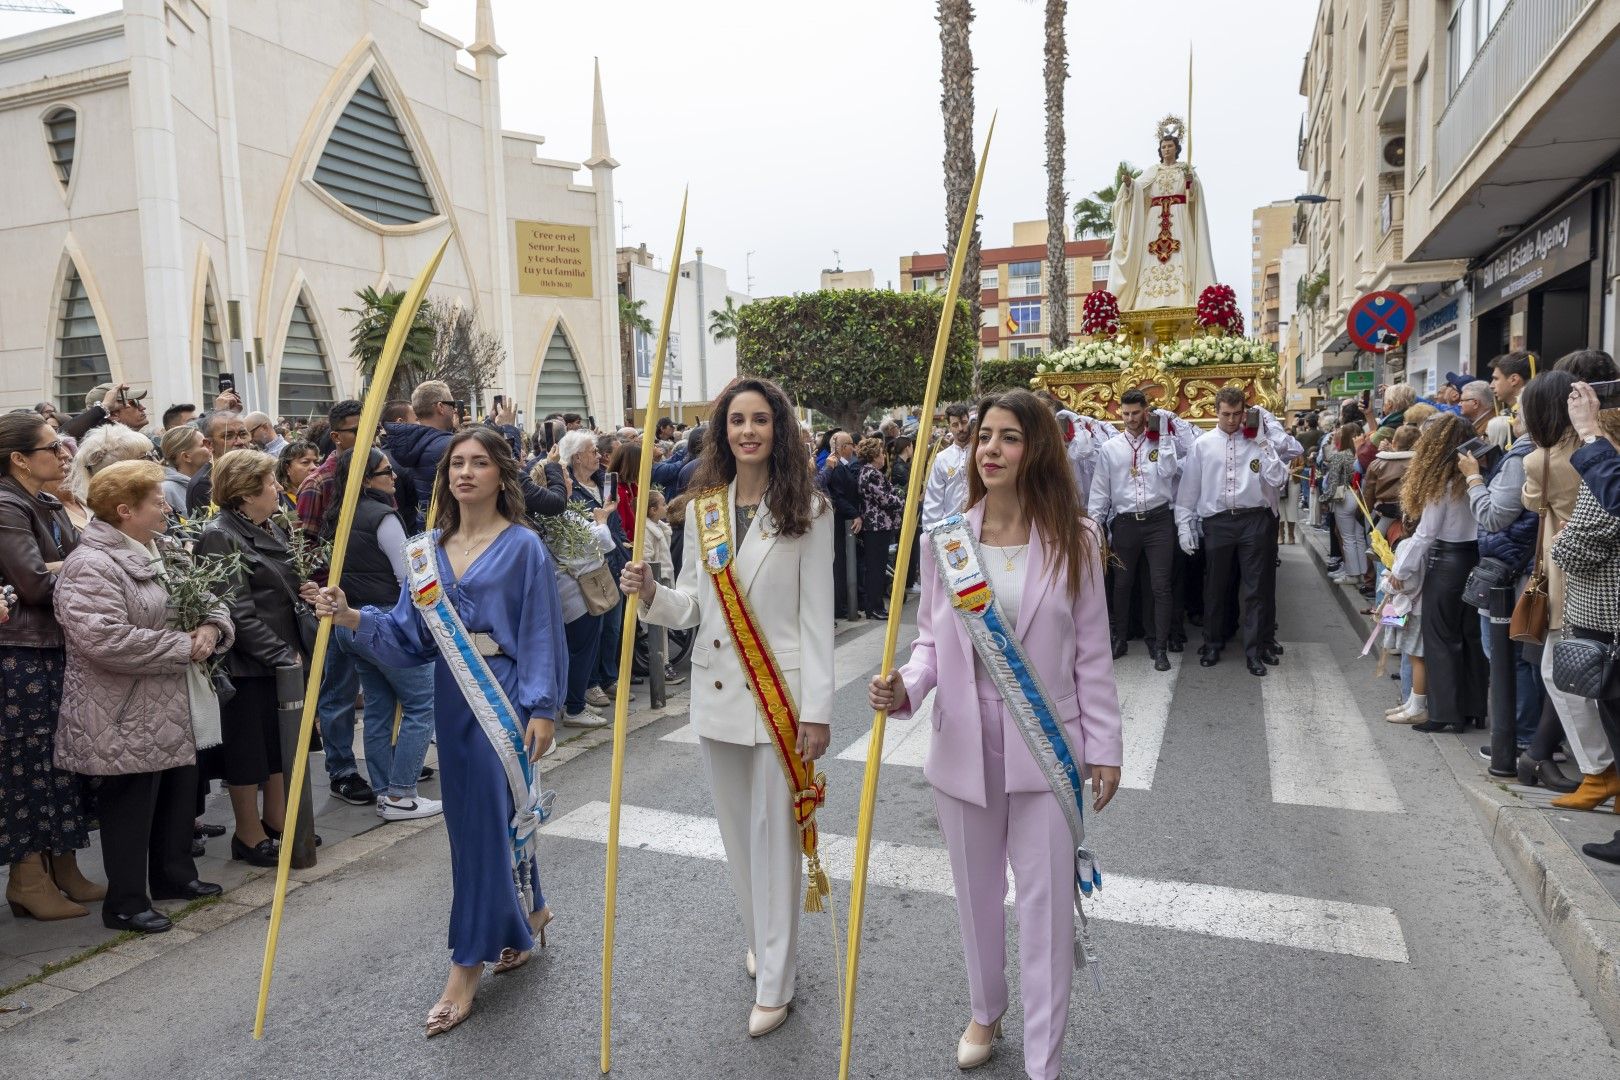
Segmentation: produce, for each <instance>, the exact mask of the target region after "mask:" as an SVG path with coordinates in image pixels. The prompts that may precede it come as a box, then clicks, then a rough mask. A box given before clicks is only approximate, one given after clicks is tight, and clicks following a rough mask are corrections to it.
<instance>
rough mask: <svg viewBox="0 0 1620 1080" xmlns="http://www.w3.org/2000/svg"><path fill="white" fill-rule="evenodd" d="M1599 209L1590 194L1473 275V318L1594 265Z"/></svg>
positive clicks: (1520, 237)
mask: <svg viewBox="0 0 1620 1080" xmlns="http://www.w3.org/2000/svg"><path fill="white" fill-rule="evenodd" d="M1596 208H1597V193H1596V192H1594V191H1588V192H1587V193H1586V194H1584V195H1582V196H1580V197H1579V198H1577V199H1575V200H1574V201H1573V202H1569V203H1566V204H1565V205H1564V206H1562V207H1560V208H1559V209H1557V210H1555V211H1553V212H1552V213H1551V214H1548V215H1547V216H1546V217H1544V218H1542V219H1541V220H1540V221H1538V222H1536V223H1535V224H1534V225H1532V226H1530V228H1528V229H1526V230H1525V231H1524V232H1522V233H1520V234H1519V235H1518V237H1516V238H1515V239H1514V240H1513V242H1512V243H1510V244H1508V245H1507V246H1506V247H1504V248H1502V249H1501V250H1499V251H1497V252H1496V254H1494V255H1492V256H1491V257H1490V259H1489V260H1488V261H1486V262H1485V264H1484V265H1483V266H1481V267H1480V268H1479V269H1478V270H1475V271H1474V276H1473V283H1472V284H1473V288H1472V293H1473V300H1474V315H1475V317H1476V318H1477V317H1478V316H1479V315H1480V314H1482V313H1484V312H1486V311H1489V310H1490V309H1491V308H1494V307H1500V306H1501V305H1503V304H1505V303H1507V302H1508V301H1509V300H1512V299H1513V298H1514V297H1516V296H1522V295H1523V294H1525V293H1527V292H1529V291H1530V290H1531V289H1534V288H1535V287H1536V286H1538V285H1545V284H1546V283H1547V282H1549V281H1551V280H1552V279H1553V278H1555V277H1557V276H1558V275H1559V274H1562V273H1565V272H1566V271H1569V270H1573V269H1575V268H1576V267H1577V266H1581V265H1583V264H1585V263H1588V262H1590V261H1591V260H1592V239H1593V236H1594V232H1593V229H1592V218H1593V214H1594V213H1595V211H1596Z"/></svg>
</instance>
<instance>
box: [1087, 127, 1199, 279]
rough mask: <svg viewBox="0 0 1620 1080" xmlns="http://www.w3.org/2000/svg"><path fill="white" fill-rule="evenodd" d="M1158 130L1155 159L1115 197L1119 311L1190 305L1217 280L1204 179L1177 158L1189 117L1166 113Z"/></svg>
mask: <svg viewBox="0 0 1620 1080" xmlns="http://www.w3.org/2000/svg"><path fill="white" fill-rule="evenodd" d="M1158 135H1159V161H1158V163H1157V164H1156V165H1152V166H1149V167H1148V168H1146V169H1144V170H1143V171H1142V175H1141V176H1140V177H1138V178H1137V179H1136V180H1135V181H1134V182H1133V181H1132V179H1131V178H1130V176H1128V175H1127V176H1126V177H1125V179H1124V180H1123V181H1122V182H1121V184H1120V186H1119V197H1118V198H1117V199H1115V200H1114V214H1113V218H1114V249H1113V253H1112V254H1111V255H1110V256H1109V262H1108V291H1109V292H1111V293H1113V294H1114V296H1115V297H1116V298H1117V299H1118V301H1119V306H1120V309H1121V310H1122V311H1139V310H1143V309H1147V308H1190V307H1193V306H1194V305H1196V304H1197V303H1198V297H1199V295H1200V294H1202V293H1203V291H1204V289H1206V288H1208V287H1209V286H1210V285H1213V284H1215V263H1214V258H1213V256H1212V255H1211V253H1210V244H1209V216H1208V214H1207V213H1206V212H1205V209H1204V185H1203V184H1202V183H1200V182H1199V180H1198V176H1197V175H1196V174H1195V173H1194V172H1193V169H1192V166H1191V165H1190V164H1185V165H1184V164H1182V163H1181V161H1180V158H1181V144H1182V140H1183V139H1184V138H1185V136H1186V124H1185V123H1184V122H1183V121H1182V120H1181V119H1180V118H1178V117H1175V116H1167V117H1165V118H1164V119H1163V120H1161V121H1159V127H1158Z"/></svg>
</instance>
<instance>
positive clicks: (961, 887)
mask: <svg viewBox="0 0 1620 1080" xmlns="http://www.w3.org/2000/svg"><path fill="white" fill-rule="evenodd" d="M978 415H979V421H978V424H977V426H976V427H975V429H974V431H973V435H972V438H971V440H970V445H971V446H972V447H973V448H974V449H973V454H972V463H973V467H972V468H971V469H970V470H969V473H968V510H967V513H966V515H965V527H966V531H967V532H970V533H971V534H972V538H973V540H974V541H976V542H977V549H976V556H977V558H978V560H979V565H978V569H980V570H982V577H983V579H985V580H987V582H988V585H989V588H990V590H991V591H992V593H993V595H994V598H995V601H994V603H995V614H996V616H997V617H998V618H999V619H1000V620H1002V621H1003V623H1004V624H1005V625H1007V626H1011V627H1014V636H1016V638H1017V640H1018V642H1019V643H1020V645H1021V647H1022V652H1023V657H1024V659H1025V661H1026V663H1027V666H1028V668H1029V669H1032V670H1033V673H1034V675H1035V677H1036V680H1037V681H1038V683H1039V684H1040V686H1041V688H1042V689H1043V691H1044V699H1045V702H1046V705H1047V710H1046V714H1047V715H1048V716H1050V717H1052V718H1054V719H1055V720H1056V721H1057V724H1058V726H1059V727H1060V728H1061V734H1062V738H1061V739H1060V740H1053V743H1054V744H1058V743H1060V744H1062V750H1060V752H1059V754H1058V758H1059V759H1062V758H1063V756H1064V754H1065V753H1067V754H1068V755H1071V756H1072V759H1073V763H1074V765H1075V769H1074V770H1073V771H1072V772H1071V773H1070V774H1069V775H1073V774H1074V773H1078V771H1079V770H1080V767H1081V763H1082V762H1083V763H1084V770H1085V772H1086V773H1088V774H1089V775H1090V777H1091V782H1092V791H1093V801H1092V808H1093V809H1096V810H1101V809H1102V808H1103V807H1104V806H1106V805H1108V802H1109V800H1110V799H1112V798H1113V795H1114V792H1115V791H1116V790H1117V789H1118V787H1119V770H1120V764H1121V758H1122V754H1123V747H1122V743H1121V737H1120V715H1119V695H1118V692H1117V691H1116V689H1115V686H1114V675H1113V660H1112V653H1111V650H1110V648H1109V641H1108V610H1107V600H1106V592H1105V586H1104V582H1103V568H1102V558H1101V546H1102V545H1101V540H1100V536H1099V533H1098V530H1097V528H1096V526H1094V525H1093V524H1092V523H1091V522H1090V521H1088V520H1086V518H1085V513H1084V510H1083V509H1082V504H1081V502H1080V498H1079V494H1078V492H1077V491H1076V489H1075V485H1074V477H1073V474H1072V473H1071V471H1070V469H1069V468H1068V465H1067V461H1066V460H1065V457H1064V451H1063V437H1062V435H1061V433H1060V432H1059V430H1058V426H1057V421H1056V420H1055V419H1054V417H1053V416H1052V413H1051V411H1050V410H1049V409H1047V408H1046V407H1045V406H1043V405H1042V404H1041V402H1040V401H1039V399H1037V398H1036V397H1035V396H1034V395H1033V394H1031V393H1029V392H1028V391H1025V390H1014V391H1012V392H1010V393H1006V394H1000V395H996V396H993V397H990V398H987V399H986V400H985V401H983V402H982V403H981V404H980V406H979V411H978ZM950 527H951V526H950V522H948V521H947V522H945V523H941V524H940V525H938V526H935V529H934V530H933V533H934V535H930V536H929V537H927V538H926V539H927V540H928V541H929V554H930V556H935V557H933V558H930V560H929V562H930V566H929V567H928V568H926V569H925V570H924V573H923V575H922V577H923V593H922V606H921V608H920V609H919V611H918V615H917V639H916V641H915V642H914V643H913V645H912V651H911V660H910V662H909V663H907V664H906V665H905V666H904V667H903V668H901V669H899V670H898V671H895V672H894V673H893V674H891V676H890V677H889V678H888V679H887V680H885V679H883V678H881V677H880V678H875V679H873V680H872V684H871V688H870V691H869V694H870V698H871V703H872V707H873V708H876V709H886V710H888V711H889V713H890V714H891V715H895V716H904V715H906V714H908V713H909V712H910V711H911V710H912V709H913V708H914V707H915V706H916V704H917V703H918V702H921V701H922V699H923V698H924V696H926V695H927V693H928V692H929V691H930V690H933V689H935V688H936V687H937V688H938V690H939V693H938V694H937V695H936V696H935V703H934V735H933V739H932V741H931V743H930V745H929V749H928V760H927V764H926V766H925V769H924V772H925V775H926V776H927V777H928V780H929V782H930V783H931V784H933V786H934V801H935V807H936V809H937V812H938V814H939V825H940V831H941V832H943V833H944V834H945V843H946V846H947V847H948V848H949V849H950V854H951V872H952V875H953V877H954V879H955V884H956V898H957V910H958V914H959V916H960V921H961V929H962V947H963V951H964V953H965V956H966V961H967V972H968V991H969V998H970V1000H971V1002H972V1006H973V1021H972V1023H970V1024H969V1025H968V1028H967V1031H966V1032H965V1033H964V1034H963V1035H962V1038H961V1041H960V1042H959V1043H958V1044H957V1064H958V1065H959V1066H960V1067H961V1068H964V1069H969V1068H973V1067H975V1066H977V1065H982V1064H984V1062H986V1061H988V1060H989V1058H990V1053H991V1049H992V1047H993V1045H994V1042H995V1040H996V1039H997V1038H998V1037H1000V1035H1001V1018H1002V1015H1003V1014H1004V1013H1005V1012H1006V1010H1007V977H1006V956H1005V949H1004V942H1005V932H1006V914H1005V908H1004V906H1003V905H1004V902H1005V899H1006V894H1007V865H1008V863H1009V861H1010V862H1011V865H1012V870H1013V879H1014V881H1015V883H1016V885H1017V894H1018V900H1017V903H1018V925H1019V947H1018V948H1019V963H1020V967H1021V970H1022V978H1021V992H1022V995H1023V1004H1024V1067H1025V1071H1026V1072H1027V1073H1028V1075H1029V1076H1030V1077H1032V1078H1035V1080H1051V1078H1053V1077H1056V1076H1057V1075H1058V1066H1059V1063H1060V1061H1061V1058H1062V1052H1063V1032H1064V1028H1065V1026H1066V1025H1067V1022H1068V1014H1069V990H1070V985H1071V983H1072V981H1073V976H1074V965H1075V957H1074V947H1075V930H1076V927H1075V912H1074V897H1075V895H1076V892H1075V883H1076V863H1077V859H1076V851H1075V848H1076V840H1075V838H1074V836H1073V835H1072V832H1071V825H1070V820H1069V819H1070V817H1071V816H1074V811H1076V810H1078V806H1070V807H1067V808H1066V807H1065V806H1064V805H1063V804H1062V803H1060V802H1059V797H1058V795H1057V794H1055V793H1054V784H1055V783H1057V781H1054V780H1052V779H1050V772H1049V770H1050V766H1051V765H1052V762H1050V761H1049V762H1048V768H1047V769H1043V767H1042V766H1041V765H1040V764H1038V763H1037V760H1036V757H1035V753H1034V752H1032V750H1031V749H1030V744H1029V742H1028V741H1027V738H1026V732H1025V728H1024V727H1022V726H1020V721H1019V719H1018V718H1017V716H1016V715H1015V714H1014V711H1013V710H1012V709H1011V708H1010V707H1009V705H1008V704H1007V701H1006V700H1005V699H1004V698H1003V694H1002V691H1001V690H1000V689H999V688H998V683H997V681H996V680H995V679H993V678H992V677H991V674H990V672H989V670H988V669H987V668H986V666H985V664H984V662H983V661H982V660H981V659H980V658H979V654H978V653H976V652H975V648H974V645H973V643H972V639H971V638H970V634H969V629H968V626H967V622H966V619H967V616H964V615H963V614H962V613H959V612H958V610H957V609H956V607H954V606H953V603H952V601H953V599H954V598H955V597H956V596H957V595H958V594H959V592H963V590H961V589H960V586H961V583H962V577H961V575H960V573H959V571H960V570H961V568H962V567H963V565H964V563H963V561H962V559H961V551H962V545H961V544H960V543H959V542H953V541H952V540H951V539H950V538H948V537H947V536H946V535H945V534H943V533H939V532H938V530H942V529H948V528H950ZM961 528H962V527H961V526H957V529H958V530H959V531H958V541H964V540H966V537H965V536H962V535H961V531H960V530H961ZM967 546H968V547H970V548H971V547H972V546H973V545H971V544H970V545H967ZM938 547H943V549H944V550H945V551H946V552H947V561H948V562H950V563H951V566H950V567H946V568H942V566H941V564H940V561H939V559H938V557H937V556H936V548H938ZM968 572H969V573H972V568H970V569H969V571H968ZM947 577H950V578H951V580H952V584H950V585H947V584H946V583H945V580H944V579H945V578H947ZM1058 772H1059V776H1060V778H1061V776H1062V775H1064V774H1063V771H1062V770H1061V769H1060V770H1058ZM1059 786H1061V785H1059ZM1066 790H1067V791H1069V792H1070V795H1069V796H1068V797H1069V801H1070V802H1071V803H1075V802H1076V801H1077V800H1076V799H1075V797H1074V795H1075V793H1077V785H1070V786H1069V787H1068V788H1067V789H1066ZM1087 855H1089V853H1087ZM1082 865H1084V860H1082ZM1082 876H1086V875H1085V871H1082ZM1089 884H1090V883H1089V880H1088V881H1087V887H1088V888H1089Z"/></svg>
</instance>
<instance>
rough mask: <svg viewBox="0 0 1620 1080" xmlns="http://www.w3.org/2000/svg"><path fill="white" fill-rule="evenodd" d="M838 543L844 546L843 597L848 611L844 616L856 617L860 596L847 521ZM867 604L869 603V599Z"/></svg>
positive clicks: (859, 606)
mask: <svg viewBox="0 0 1620 1080" xmlns="http://www.w3.org/2000/svg"><path fill="white" fill-rule="evenodd" d="M838 542H839V543H840V544H843V545H844V595H845V596H846V597H848V598H849V610H848V611H847V612H845V614H854V615H858V614H859V613H860V610H861V594H860V593H859V592H858V591H857V585H858V583H859V581H860V575H859V573H858V570H857V567H856V565H855V559H856V551H855V534H854V533H853V532H851V531H850V529H849V522H847V521H846V522H844V531H843V534H842V535H841V536H839V538H838ZM867 603H871V598H870V597H869V598H868V599H867Z"/></svg>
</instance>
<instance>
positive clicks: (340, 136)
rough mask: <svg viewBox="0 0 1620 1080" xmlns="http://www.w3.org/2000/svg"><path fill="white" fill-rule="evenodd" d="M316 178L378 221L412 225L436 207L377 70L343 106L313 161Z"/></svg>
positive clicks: (356, 209)
mask: <svg viewBox="0 0 1620 1080" xmlns="http://www.w3.org/2000/svg"><path fill="white" fill-rule="evenodd" d="M315 181H316V183H318V184H320V185H321V187H323V188H325V189H326V190H327V191H328V192H330V193H331V195H332V197H333V198H335V199H337V201H338V202H340V203H342V204H343V205H344V206H347V207H348V208H349V209H350V210H353V211H354V212H355V213H357V214H362V215H364V216H365V217H368V218H370V219H371V220H372V221H375V222H377V223H378V224H380V225H413V224H415V223H416V222H418V221H426V220H427V219H428V218H431V217H434V216H436V214H437V213H438V212H437V211H436V210H435V209H434V206H433V196H432V194H431V193H430V192H429V191H428V186H427V181H426V180H425V179H423V177H422V170H421V168H420V167H419V166H418V165H417V163H416V155H415V154H413V153H411V146H410V142H409V140H407V139H406V138H405V130H404V129H403V128H402V127H400V124H399V119H398V117H396V116H395V115H394V110H393V108H392V107H391V106H390V105H389V104H388V98H387V97H386V96H384V94H383V92H382V88H381V87H379V86H378V85H377V76H376V73H375V72H374V73H372V74H370V75H367V76H366V78H365V81H364V82H362V83H361V84H360V87H359V89H357V90H356V91H355V92H354V96H353V97H352V98H350V99H349V103H348V105H346V106H344V109H343V113H342V115H341V116H339V117H338V121H337V124H336V125H335V126H334V127H333V128H332V134H331V136H330V137H329V138H328V139H327V140H326V147H325V148H324V149H323V150H322V151H321V159H320V161H318V162H317V163H316V165H315Z"/></svg>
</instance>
